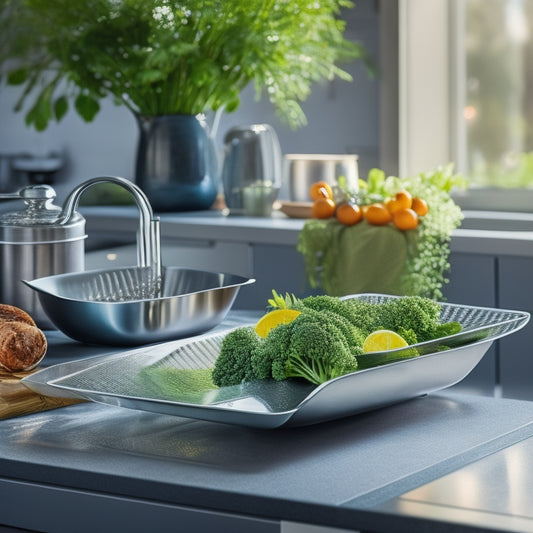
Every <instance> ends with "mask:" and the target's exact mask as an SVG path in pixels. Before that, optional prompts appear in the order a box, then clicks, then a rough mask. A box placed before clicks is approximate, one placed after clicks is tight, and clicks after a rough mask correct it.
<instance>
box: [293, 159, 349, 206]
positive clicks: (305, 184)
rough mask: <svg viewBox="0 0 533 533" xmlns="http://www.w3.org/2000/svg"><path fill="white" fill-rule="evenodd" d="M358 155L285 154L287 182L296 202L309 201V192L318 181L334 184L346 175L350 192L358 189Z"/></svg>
mask: <svg viewBox="0 0 533 533" xmlns="http://www.w3.org/2000/svg"><path fill="white" fill-rule="evenodd" d="M357 161H358V156H357V155H353V154H286V155H285V163H284V166H285V168H284V180H285V181H286V182H287V184H288V187H289V196H290V199H291V200H292V201H294V202H309V201H311V196H310V195H309V189H310V187H311V185H312V184H313V183H315V182H317V181H325V182H327V183H329V184H330V185H332V186H333V185H335V184H336V183H337V180H338V178H339V177H340V176H344V177H345V178H346V180H347V182H348V185H349V186H350V189H352V190H354V191H357V190H358V188H359V182H358V179H359V167H358V163H357Z"/></svg>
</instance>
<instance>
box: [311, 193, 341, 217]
mask: <svg viewBox="0 0 533 533" xmlns="http://www.w3.org/2000/svg"><path fill="white" fill-rule="evenodd" d="M312 212H313V216H314V217H315V218H330V217H332V216H333V215H334V214H335V202H334V201H333V200H332V199H331V198H318V199H317V200H315V201H314V202H313V207H312Z"/></svg>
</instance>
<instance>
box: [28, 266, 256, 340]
mask: <svg viewBox="0 0 533 533" xmlns="http://www.w3.org/2000/svg"><path fill="white" fill-rule="evenodd" d="M147 279H148V278H147V276H146V269H144V268H141V267H128V268H117V269H107V270H93V271H87V272H78V273H72V274H59V275H55V276H48V277H44V278H39V279H35V280H33V281H24V283H26V285H28V286H29V287H31V288H32V289H34V290H36V291H37V292H38V294H39V299H40V302H41V305H42V307H43V309H44V311H45V312H46V314H47V315H48V317H49V318H50V320H51V321H52V322H53V323H54V325H55V326H56V327H57V328H58V329H60V330H61V331H62V332H63V333H65V334H66V335H68V336H69V337H71V338H73V339H75V340H78V341H81V342H85V343H90V344H103V345H120V346H135V345H141V344H149V343H155V342H161V341H165V340H170V339H179V338H183V337H188V336H190V335H195V334H198V333H202V332H204V331H207V330H209V329H211V328H213V327H214V326H216V325H218V324H219V323H220V322H221V321H222V320H223V319H224V317H225V316H226V314H227V312H228V311H229V309H230V308H231V306H232V305H233V302H234V301H235V298H236V296H237V293H238V291H239V289H240V287H242V286H243V285H247V284H249V283H253V282H254V281H255V280H253V279H249V278H244V277H241V276H237V275H234V274H224V273H216V272H206V271H202V270H191V269H184V268H178V267H164V268H163V270H162V277H161V284H160V285H159V286H158V288H157V289H155V290H154V289H153V287H148V289H147V292H146V293H144V294H143V293H142V291H140V290H139V287H140V286H141V285H142V286H143V288H144V289H146V283H145V282H146V280H147Z"/></svg>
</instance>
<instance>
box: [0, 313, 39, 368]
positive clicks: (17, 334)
mask: <svg viewBox="0 0 533 533" xmlns="http://www.w3.org/2000/svg"><path fill="white" fill-rule="evenodd" d="M46 348H47V342H46V337H45V335H44V333H43V332H42V331H41V330H40V329H39V328H38V327H37V326H36V325H35V322H34V321H33V319H32V318H31V317H30V315H28V314H27V313H26V312H24V311H22V309H19V308H17V307H14V306H11V305H6V304H0V368H2V369H4V370H7V371H8V372H20V371H21V370H31V369H32V368H35V367H36V366H37V365H38V364H39V363H40V362H41V360H42V358H43V357H44V355H45V353H46Z"/></svg>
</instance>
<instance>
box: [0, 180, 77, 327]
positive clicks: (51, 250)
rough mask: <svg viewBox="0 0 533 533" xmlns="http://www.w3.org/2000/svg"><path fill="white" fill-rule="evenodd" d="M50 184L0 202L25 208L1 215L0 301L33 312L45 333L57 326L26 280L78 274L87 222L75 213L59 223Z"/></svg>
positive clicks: (24, 190) (58, 214)
mask: <svg viewBox="0 0 533 533" xmlns="http://www.w3.org/2000/svg"><path fill="white" fill-rule="evenodd" d="M55 197H56V193H55V191H54V189H53V188H52V187H50V186H48V185H32V186H28V187H24V188H23V189H21V190H20V191H18V192H16V193H9V194H1V195H0V199H19V200H23V201H24V203H25V204H26V208H25V209H24V210H21V211H14V212H8V213H4V214H2V215H0V264H1V265H2V270H1V276H0V300H1V301H2V302H3V303H6V304H10V305H15V306H17V307H20V308H22V309H24V310H25V311H26V312H28V313H29V314H30V315H31V316H32V317H33V318H34V320H35V322H36V323H37V325H38V326H39V327H41V328H43V329H48V328H50V327H52V323H51V322H50V319H49V318H48V316H47V315H46V313H45V312H44V310H43V309H42V307H41V305H40V304H39V299H38V298H37V295H36V294H35V293H34V292H33V291H31V290H30V289H29V288H28V287H26V286H25V285H24V284H23V283H22V280H23V279H33V278H38V277H42V276H51V275H54V274H61V273H64V272H78V271H81V270H83V269H84V262H85V249H84V248H85V246H84V239H85V238H86V237H87V236H86V235H85V219H84V218H83V217H82V216H81V215H80V214H79V213H76V212H73V213H71V215H70V216H69V217H68V218H64V219H63V220H60V215H61V208H60V207H58V206H55V205H54V204H53V201H54V198H55Z"/></svg>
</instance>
